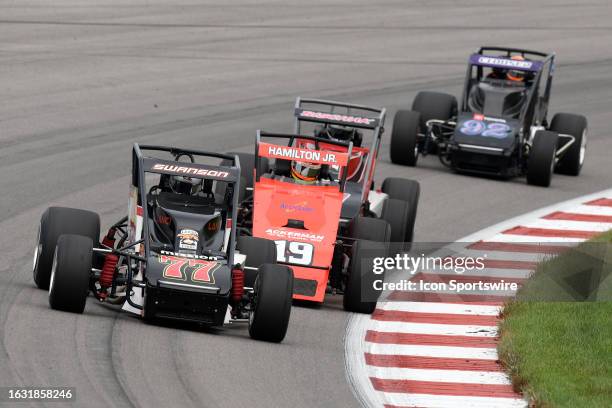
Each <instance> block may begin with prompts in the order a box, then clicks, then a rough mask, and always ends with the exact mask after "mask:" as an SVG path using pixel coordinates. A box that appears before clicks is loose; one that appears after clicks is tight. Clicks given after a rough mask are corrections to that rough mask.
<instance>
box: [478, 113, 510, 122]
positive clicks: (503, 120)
mask: <svg viewBox="0 0 612 408" xmlns="http://www.w3.org/2000/svg"><path fill="white" fill-rule="evenodd" d="M474 120H480V121H485V120H486V121H489V122H499V123H506V119H501V118H493V117H491V116H485V115H483V114H482V113H475V114H474Z"/></svg>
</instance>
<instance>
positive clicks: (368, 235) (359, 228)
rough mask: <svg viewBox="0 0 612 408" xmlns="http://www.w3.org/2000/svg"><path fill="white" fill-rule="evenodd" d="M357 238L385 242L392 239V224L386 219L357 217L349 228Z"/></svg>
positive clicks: (351, 233) (353, 236) (352, 235)
mask: <svg viewBox="0 0 612 408" xmlns="http://www.w3.org/2000/svg"><path fill="white" fill-rule="evenodd" d="M349 233H350V236H351V237H352V238H354V239H356V240H361V239H364V240H367V241H376V242H384V243H385V244H387V243H388V242H390V241H391V226H390V225H389V223H388V222H387V221H386V220H383V219H380V218H372V217H355V219H354V220H353V222H352V223H351V226H350V229H349Z"/></svg>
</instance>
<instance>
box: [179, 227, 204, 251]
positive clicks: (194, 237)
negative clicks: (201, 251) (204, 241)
mask: <svg viewBox="0 0 612 408" xmlns="http://www.w3.org/2000/svg"><path fill="white" fill-rule="evenodd" d="M176 237H177V238H178V240H179V245H178V246H179V249H189V250H192V251H195V250H196V249H198V242H199V241H200V235H199V234H198V232H197V231H196V230H192V229H182V230H181V232H179V233H178V234H176Z"/></svg>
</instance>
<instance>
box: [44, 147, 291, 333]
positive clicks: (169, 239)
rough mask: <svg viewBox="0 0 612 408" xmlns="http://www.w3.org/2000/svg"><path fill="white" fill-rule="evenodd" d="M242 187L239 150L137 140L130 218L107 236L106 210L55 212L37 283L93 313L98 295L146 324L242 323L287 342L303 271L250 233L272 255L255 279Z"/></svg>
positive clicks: (73, 308)
mask: <svg viewBox="0 0 612 408" xmlns="http://www.w3.org/2000/svg"><path fill="white" fill-rule="evenodd" d="M145 154H146V155H145ZM160 156H161V157H160ZM196 159H197V161H196ZM210 161H213V162H216V163H217V164H214V165H213V164H206V162H210ZM219 161H223V163H225V164H224V165H219V164H218V162H219ZM241 189H244V186H242V185H241V179H240V161H239V159H238V157H236V156H230V155H224V154H218V153H210V152H204V151H198V150H187V149H178V148H173V147H164V146H144V145H138V144H135V145H134V147H133V151H132V178H131V183H130V195H129V204H128V215H127V216H126V217H124V218H122V219H121V220H119V221H118V222H117V223H115V224H114V225H113V226H112V227H110V229H109V230H108V232H107V233H106V234H105V235H104V237H103V239H102V241H101V242H99V233H100V217H99V215H98V214H97V213H94V212H91V211H86V210H80V209H73V208H64V207H50V208H48V209H47V210H46V211H45V212H44V213H43V215H42V218H41V221H40V225H39V229H38V239H37V245H36V248H35V251H34V273H33V274H34V282H35V283H36V285H37V286H38V287H39V288H41V289H48V291H49V304H50V306H51V308H52V309H58V310H64V311H68V312H74V313H83V311H84V308H85V303H86V298H87V296H88V294H89V293H90V292H91V293H92V294H93V296H94V297H95V298H96V299H97V300H99V301H100V302H105V303H108V304H112V305H120V306H121V308H122V309H123V310H125V311H127V312H131V313H135V314H138V315H140V316H142V317H143V318H144V319H145V320H146V321H155V320H158V319H174V320H181V321H188V322H196V323H199V324H202V325H205V326H222V325H224V324H225V323H238V322H242V323H247V324H248V328H249V334H250V336H251V337H252V338H254V339H259V340H264V341H270V342H280V341H282V340H283V338H284V337H285V334H286V332H287V327H288V323H289V317H290V313H291V302H292V293H293V272H292V270H291V268H289V267H287V266H284V265H278V264H276V252H275V251H276V245H275V244H274V242H273V241H266V240H264V239H261V238H253V237H243V238H242V240H243V244H244V246H245V248H248V247H249V245H251V247H253V246H259V247H260V248H264V250H265V251H268V252H269V253H270V256H269V257H268V258H264V257H261V255H260V254H256V255H257V256H258V257H259V259H260V260H261V262H260V263H257V264H256V265H254V266H251V267H250V268H251V270H255V271H256V272H257V278H256V280H255V281H254V282H253V283H252V284H251V285H250V286H246V285H245V282H244V279H245V260H246V259H249V258H250V257H251V255H252V254H250V253H249V252H248V249H247V250H246V251H243V252H242V253H240V252H239V251H236V249H235V248H236V236H237V235H236V223H235V222H234V221H235V220H236V219H237V210H238V197H239V195H240V191H241ZM242 194H244V193H242ZM251 264H253V262H251Z"/></svg>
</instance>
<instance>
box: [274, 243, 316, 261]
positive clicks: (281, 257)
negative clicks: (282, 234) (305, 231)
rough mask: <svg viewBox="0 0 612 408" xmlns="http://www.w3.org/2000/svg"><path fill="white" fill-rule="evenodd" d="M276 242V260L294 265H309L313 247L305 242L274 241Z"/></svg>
mask: <svg viewBox="0 0 612 408" xmlns="http://www.w3.org/2000/svg"><path fill="white" fill-rule="evenodd" d="M274 242H275V243H276V261H277V262H286V263H291V264H296V265H310V264H311V263H312V254H313V252H314V247H313V246H312V244H308V243H306V242H294V241H282V240H281V241H274Z"/></svg>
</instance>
